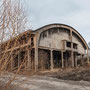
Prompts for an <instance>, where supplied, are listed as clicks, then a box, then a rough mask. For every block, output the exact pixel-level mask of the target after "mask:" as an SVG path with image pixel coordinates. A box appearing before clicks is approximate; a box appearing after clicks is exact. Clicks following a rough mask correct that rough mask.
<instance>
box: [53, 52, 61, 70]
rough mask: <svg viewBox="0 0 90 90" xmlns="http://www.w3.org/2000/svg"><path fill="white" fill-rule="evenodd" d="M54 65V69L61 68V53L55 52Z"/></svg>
mask: <svg viewBox="0 0 90 90" xmlns="http://www.w3.org/2000/svg"><path fill="white" fill-rule="evenodd" d="M53 63H54V68H59V67H61V52H60V51H53Z"/></svg>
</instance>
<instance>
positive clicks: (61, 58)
mask: <svg viewBox="0 0 90 90" xmlns="http://www.w3.org/2000/svg"><path fill="white" fill-rule="evenodd" d="M61 59H62V68H64V60H63V51H61Z"/></svg>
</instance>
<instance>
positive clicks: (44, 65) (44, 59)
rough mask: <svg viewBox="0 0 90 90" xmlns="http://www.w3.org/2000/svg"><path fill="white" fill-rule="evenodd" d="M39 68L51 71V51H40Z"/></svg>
mask: <svg viewBox="0 0 90 90" xmlns="http://www.w3.org/2000/svg"><path fill="white" fill-rule="evenodd" d="M38 63H39V65H38V68H39V69H40V70H46V69H50V51H49V50H44V49H39V60H38Z"/></svg>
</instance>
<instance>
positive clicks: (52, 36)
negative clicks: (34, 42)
mask: <svg viewBox="0 0 90 90" xmlns="http://www.w3.org/2000/svg"><path fill="white" fill-rule="evenodd" d="M68 31H69V30H64V29H51V30H47V31H44V32H43V33H41V35H40V39H39V46H44V47H51V48H57V49H62V48H63V42H62V40H69V32H68Z"/></svg>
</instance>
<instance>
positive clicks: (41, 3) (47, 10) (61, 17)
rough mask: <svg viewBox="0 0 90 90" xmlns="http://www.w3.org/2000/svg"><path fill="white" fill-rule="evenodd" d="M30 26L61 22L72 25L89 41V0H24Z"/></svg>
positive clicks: (35, 26) (34, 27)
mask: <svg viewBox="0 0 90 90" xmlns="http://www.w3.org/2000/svg"><path fill="white" fill-rule="evenodd" d="M25 3H26V6H27V7H28V14H29V20H30V26H31V28H32V29H37V28H39V27H42V26H43V25H47V24H52V23H62V24H67V25H70V26H72V27H74V28H75V29H76V30H77V31H78V32H80V33H81V35H82V36H83V37H84V38H85V40H86V41H87V42H89V41H90V0H25Z"/></svg>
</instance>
